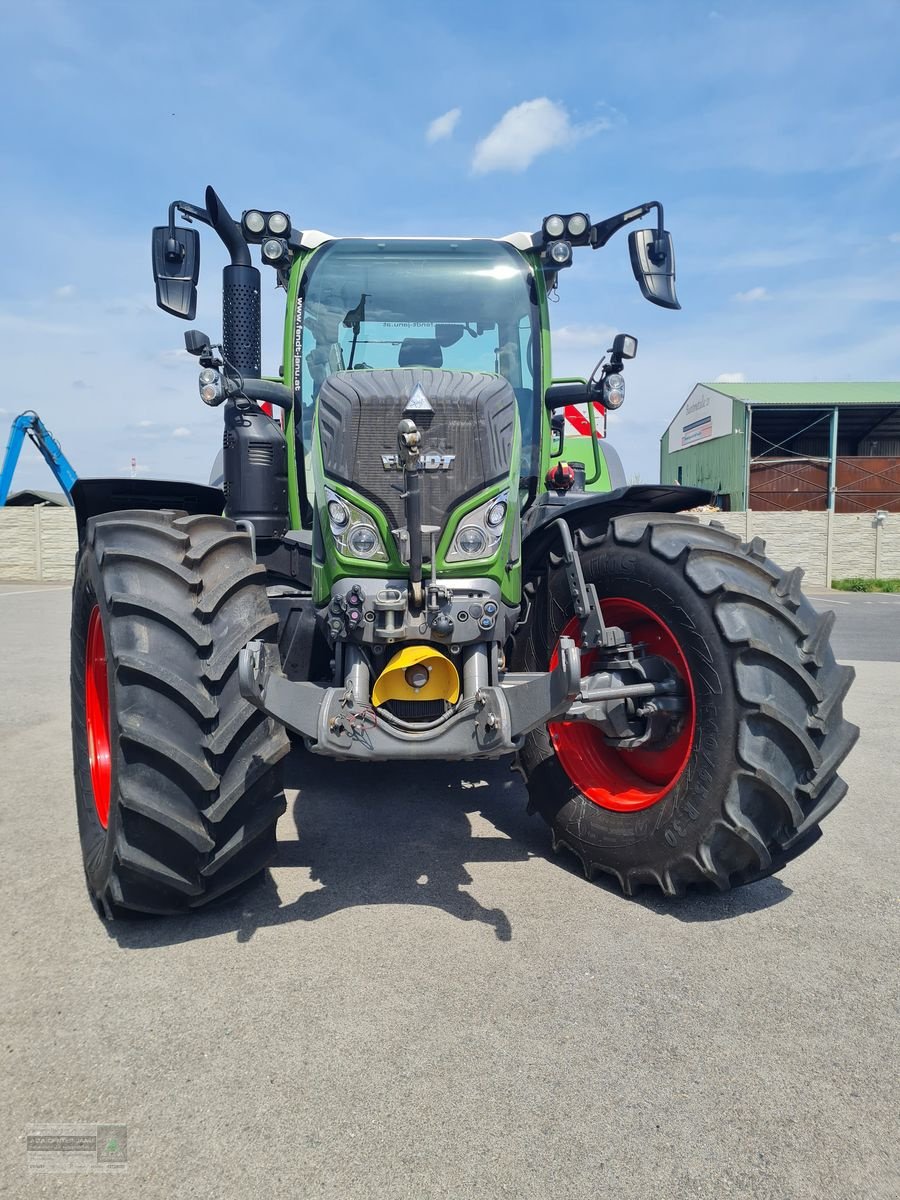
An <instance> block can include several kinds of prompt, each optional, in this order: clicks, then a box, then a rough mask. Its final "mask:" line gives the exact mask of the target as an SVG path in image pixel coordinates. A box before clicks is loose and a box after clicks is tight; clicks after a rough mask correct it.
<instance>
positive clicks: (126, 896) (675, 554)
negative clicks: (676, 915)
mask: <svg viewBox="0 0 900 1200" xmlns="http://www.w3.org/2000/svg"><path fill="white" fill-rule="evenodd" d="M654 211H655V213H656V220H655V221H654V222H651V226H650V227H649V228H646V229H639V230H635V231H634V232H632V233H631V234H630V237H629V247H630V254H631V262H632V267H633V270H634V274H635V277H636V279H637V281H638V284H639V285H640V288H641V290H642V292H643V294H644V296H645V297H646V298H647V299H648V300H650V301H651V302H653V303H654V304H659V305H662V306H663V307H666V308H677V307H678V301H677V299H676V296H675V271H674V257H673V250H672V240H671V237H670V235H669V233H668V232H667V231H666V230H665V228H664V221H663V213H662V208H661V207H660V205H659V204H658V203H655V202H654V203H650V204H642V205H639V206H637V207H636V208H634V209H631V210H629V211H627V212H623V213H620V214H618V215H617V216H614V217H611V218H609V219H607V220H603V221H599V222H592V221H591V220H590V218H589V217H588V216H587V214H585V213H571V214H552V215H551V216H549V217H547V218H546V219H545V220H544V222H543V224H542V226H541V229H540V230H539V231H538V232H537V233H534V234H532V233H517V234H512V235H510V236H507V237H502V238H497V239H487V238H375V237H353V238H335V237H331V236H329V235H328V234H325V233H321V232H318V231H315V230H299V229H295V228H294V225H293V223H292V221H291V219H290V217H289V216H288V215H287V214H286V213H284V212H280V211H275V212H268V211H260V210H258V209H249V210H247V211H246V212H244V213H243V215H242V217H241V219H240V220H239V221H238V220H235V219H233V218H232V217H231V216H230V215H229V213H228V212H227V211H226V209H225V207H224V205H223V204H222V202H221V200H220V199H219V197H218V196H217V195H216V193H215V192H214V191H213V190H212V188H209V189H207V192H206V198H205V206H204V207H202V208H201V207H199V206H196V205H192V204H188V203H186V202H183V201H174V202H173V203H172V205H171V206H170V208H169V215H168V222H167V223H166V224H165V225H162V226H160V227H159V228H157V229H155V230H154V231H153V243H152V248H153V267H154V276H155V280H156V288H157V301H158V303H159V305H160V307H161V308H163V309H164V310H165V311H167V312H170V313H172V314H174V315H175V316H178V317H182V318H185V319H188V320H190V319H192V318H193V317H194V315H195V310H196V296H197V279H198V271H199V262H200V237H199V231H198V230H197V228H196V226H195V225H194V222H200V223H202V224H205V225H209V226H211V227H212V229H213V230H215V232H216V233H217V234H218V236H219V237H220V238H221V240H222V242H224V244H225V246H226V247H227V249H228V251H229V254H230V258H231V262H230V264H229V265H228V266H226V267H225V269H224V273H223V335H222V339H221V344H216V343H214V342H213V341H212V340H211V339H210V338H209V337H207V336H206V335H205V334H203V333H201V332H199V331H198V330H191V331H189V332H188V333H187V334H186V335H185V343H186V346H187V349H188V351H189V352H190V353H191V354H193V355H196V357H197V358H198V365H199V387H200V397H201V399H202V400H203V401H204V402H205V403H206V404H208V405H213V406H215V405H222V410H223V414H224V435H223V442H222V450H221V454H220V458H219V460H218V463H217V467H216V468H215V469H214V479H213V481H212V482H211V484H210V486H200V485H196V484H190V483H171V482H164V481H157V482H153V481H147V480H127V479H125V480H123V479H93V480H91V479H82V480H79V482H78V483H77V485H76V486H75V489H74V502H75V507H76V514H77V519H78V529H79V545H80V549H79V556H78V563H77V570H76V577H75V582H74V591H73V606H72V728H73V747H74V766H75V790H76V798H77V808H78V821H79V829H80V836H81V843H82V849H83V853H84V865H85V872H86V876H87V884H88V890H89V892H90V895H91V897H92V899H93V901H94V904H95V906H96V908H97V910H98V912H99V913H100V914H101V915H102V916H104V917H106V918H115V917H121V916H126V915H128V914H131V913H160V914H162V913H178V912H184V911H187V910H188V909H191V908H196V907H199V906H201V905H203V904H206V903H207V902H209V901H211V900H213V899H214V898H215V897H218V896H221V895H223V894H226V893H228V892H230V891H232V889H234V888H236V887H237V886H239V885H240V884H242V883H244V882H245V881H247V880H248V879H251V878H252V877H254V876H256V875H258V874H259V873H260V872H261V871H262V870H263V869H264V868H265V867H266V866H267V865H268V864H269V863H270V862H271V861H272V859H273V856H274V855H275V851H276V839H275V826H276V823H277V821H278V818H279V816H280V815H281V814H282V812H283V811H284V809H285V800H284V795H283V791H282V788H283V785H284V783H287V784H288V785H290V784H292V783H293V784H296V783H297V782H298V780H297V779H290V778H289V779H287V780H283V769H284V762H283V760H284V758H285V756H286V755H287V753H288V750H289V749H290V747H291V745H292V743H293V744H294V745H295V746H297V747H298V748H302V749H303V751H305V752H306V753H312V754H317V755H324V756H326V757H330V758H333V759H343V760H354V761H357V762H377V761H383V760H405V761H407V762H410V763H412V764H415V765H414V767H413V769H419V770H421V771H422V785H423V790H424V791H426V792H427V788H428V779H429V773H428V767H427V765H426V764H427V761H428V760H435V759H443V760H460V761H469V760H473V759H497V758H502V757H504V756H514V763H515V765H516V766H517V767H518V769H519V770H520V771H521V773H522V775H523V777H524V779H525V782H526V784H527V789H528V796H529V806H530V808H531V810H532V811H534V812H537V813H539V814H540V815H541V817H543V818H544V820H545V821H546V822H547V823H548V825H549V826H550V829H551V831H552V841H553V846H554V848H555V849H559V848H560V847H565V848H567V849H569V850H570V851H572V852H573V853H574V854H575V855H576V856H577V858H578V859H579V860H580V862H581V863H582V865H583V867H584V870H585V873H586V875H587V876H588V878H593V877H594V876H596V875H606V876H611V877H613V878H615V879H616V880H617V881H618V883H619V885H620V886H621V888H622V890H623V892H624V893H625V894H626V895H629V896H630V895H632V894H634V892H635V891H636V890H638V889H639V888H640V887H642V886H643V885H647V884H649V885H655V886H657V887H659V888H661V889H662V891H663V892H664V893H665V894H666V895H667V896H676V895H679V894H681V893H683V892H684V891H685V890H686V889H687V888H689V887H690V886H692V885H694V884H700V885H710V884H711V885H714V886H715V887H716V888H719V889H726V888H729V887H732V886H734V885H736V884H741V883H748V882H750V881H751V880H755V879H759V878H760V877H762V876H765V875H767V874H770V873H771V872H773V871H775V870H778V869H779V868H781V867H782V866H783V865H784V864H785V863H786V862H788V861H789V860H790V859H791V858H793V857H794V856H796V855H797V854H799V853H801V852H802V851H803V850H805V849H807V848H808V847H809V846H810V845H812V843H813V842H814V841H816V840H817V838H818V837H819V835H820V830H819V824H820V822H821V820H822V818H823V817H824V816H825V815H826V814H827V813H828V812H829V811H830V810H831V809H832V808H834V806H835V805H836V804H837V803H838V801H839V800H840V799H841V798H842V796H843V795H844V793H845V791H846V785H845V784H844V783H843V782H842V780H841V779H840V778H839V776H838V774H837V770H838V767H839V766H840V764H841V761H842V760H843V759H844V757H845V756H846V754H847V753H848V751H849V750H850V748H851V746H852V745H853V743H854V740H855V738H856V736H857V730H856V729H855V728H854V727H853V726H852V725H850V724H848V722H846V721H845V720H844V719H843V716H842V710H841V706H842V701H843V698H844V696H845V694H846V692H847V689H848V687H849V686H850V683H851V681H852V678H853V672H852V670H851V669H850V668H848V667H844V666H839V665H838V664H837V663H836V662H835V659H834V655H833V653H832V650H831V647H830V644H829V634H830V628H831V615H830V614H829V615H827V616H820V615H818V614H817V613H816V612H815V611H814V610H813V608H812V606H811V605H810V603H809V601H808V600H807V599H806V598H805V597H804V595H803V593H802V592H801V590H800V578H801V572H800V570H799V569H798V570H792V571H783V570H781V569H780V568H778V567H777V566H775V565H774V564H773V563H772V562H771V561H770V560H769V559H767V557H766V555H765V549H764V546H763V543H762V542H761V541H760V540H759V539H754V540H753V541H752V542H750V543H749V544H744V543H742V542H741V541H740V540H739V539H738V538H737V537H735V536H733V535H732V534H730V533H727V532H725V531H724V529H722V528H719V527H716V526H715V524H712V525H706V524H702V523H701V522H700V521H698V520H697V519H696V518H694V517H691V516H686V515H681V514H682V510H684V509H687V508H690V507H692V506H695V505H697V504H700V503H703V502H705V501H706V500H707V499H708V495H707V493H706V492H703V491H700V490H698V489H695V488H687V487H663V486H646V485H641V486H632V487H626V486H624V478H623V477H622V474H621V467H620V466H619V464H618V460H617V459H616V458H615V456H614V455H613V454H612V452H611V450H610V448H609V446H608V443H606V442H605V441H602V440H601V439H599V438H598V437H597V436H596V434H597V432H598V431H597V428H596V420H597V416H596V414H597V413H598V412H600V413H601V414H604V413H605V411H606V409H609V408H616V407H618V406H619V405H620V404H621V403H622V400H623V398H624V382H623V370H624V369H625V363H626V362H627V360H628V359H629V358H632V357H633V356H634V354H635V353H636V349H637V343H636V340H635V339H634V338H633V337H629V336H628V335H624V334H623V335H620V336H618V337H616V338H615V339H614V340H613V345H612V347H611V349H610V350H609V352H608V356H607V357H605V359H604V360H602V361H601V364H600V365H599V366H598V368H597V369H596V370H595V371H594V373H593V375H592V376H591V378H590V379H589V380H588V381H587V382H585V381H584V380H571V379H569V380H554V379H553V377H552V373H551V365H550V322H549V309H548V296H549V295H550V294H552V292H553V291H554V289H555V288H557V286H558V283H559V277H560V274H561V273H562V272H563V271H564V270H565V269H567V268H568V267H569V266H570V265H571V263H572V259H573V254H574V251H575V250H576V249H580V248H582V247H584V248H592V249H598V248H599V247H601V246H603V245H605V244H606V242H607V241H608V240H609V239H610V238H611V237H612V236H613V235H614V234H615V232H616V231H617V230H619V229H621V228H623V227H624V226H625V225H627V224H629V223H630V222H632V221H635V220H637V219H639V218H640V217H642V216H644V215H646V214H648V213H651V212H654ZM178 213H180V214H181V215H182V216H183V217H184V218H186V219H187V221H188V224H187V225H179V224H176V215H177V214H178ZM254 245H256V246H259V247H260V252H261V258H262V263H263V265H264V266H267V267H268V268H270V269H271V270H272V271H273V272H274V279H275V281H276V283H277V285H278V286H279V287H282V288H284V290H285V293H286V313H285V327H284V357H283V366H282V367H281V369H280V371H279V372H278V374H277V376H271V377H263V376H262V373H261V361H260V359H261V355H260V280H261V276H260V271H259V269H258V268H257V267H255V266H253V265H252V261H251V254H250V249H251V247H252V246H254ZM572 410H574V411H576V412H578V413H580V414H581V415H582V420H583V421H584V422H586V423H587V424H586V425H585V426H583V428H582V431H581V435H580V437H579V441H578V447H579V450H580V459H581V460H580V461H577V462H576V461H572V457H573V456H572V455H571V454H570V453H567V447H566V438H567V428H568V417H567V413H568V414H569V416H570V415H571V411H572ZM568 434H569V436H571V429H568ZM570 448H571V446H570ZM290 761H291V762H300V763H302V754H299V755H296V756H294V757H292V759H291V760H290ZM297 769H298V771H299V770H302V767H298V768H297Z"/></svg>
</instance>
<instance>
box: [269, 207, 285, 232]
mask: <svg viewBox="0 0 900 1200" xmlns="http://www.w3.org/2000/svg"><path fill="white" fill-rule="evenodd" d="M289 225H290V221H289V220H288V219H287V214H286V213H283V212H273V213H269V233H277V234H279V235H281V234H282V233H285V232H287V229H288V227H289Z"/></svg>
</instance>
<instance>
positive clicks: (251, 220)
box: [244, 208, 274, 233]
mask: <svg viewBox="0 0 900 1200" xmlns="http://www.w3.org/2000/svg"><path fill="white" fill-rule="evenodd" d="M265 227H266V218H265V217H264V216H263V215H262V213H261V212H257V211H256V209H255V208H251V209H250V211H249V212H245V213H244V228H245V229H247V230H249V232H250V233H262V232H263V230H264V229H265ZM273 232H274V230H273Z"/></svg>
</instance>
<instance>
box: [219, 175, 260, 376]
mask: <svg viewBox="0 0 900 1200" xmlns="http://www.w3.org/2000/svg"><path fill="white" fill-rule="evenodd" d="M206 211H207V212H208V213H209V223H210V224H211V225H212V227H213V229H214V230H215V231H216V233H217V234H218V235H219V237H220V238H221V239H222V242H223V243H224V245H225V248H226V249H227V250H228V253H229V254H230V255H231V263H230V265H229V266H227V267H225V269H224V270H223V271H222V348H223V350H224V352H225V358H226V360H227V365H228V366H229V367H230V368H232V369H233V370H234V371H237V372H238V373H239V374H240V375H242V376H243V377H244V378H245V379H259V376H260V371H261V357H260V340H261V339H260V319H261V318H260V307H259V293H260V275H259V270H258V268H257V267H254V266H253V265H252V264H251V261H250V247H249V246H248V245H247V243H246V242H245V241H244V238H243V236H242V234H241V228H240V226H239V225H238V223H237V221H235V220H234V219H233V218H232V216H231V215H230V213H229V212H228V209H227V208H226V207H225V205H224V204H223V203H222V201H221V200H220V199H219V197H218V196H217V195H216V192H215V190H214V189H213V188H211V187H208V188H207V189H206Z"/></svg>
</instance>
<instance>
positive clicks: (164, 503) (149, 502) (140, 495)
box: [72, 479, 225, 545]
mask: <svg viewBox="0 0 900 1200" xmlns="http://www.w3.org/2000/svg"><path fill="white" fill-rule="evenodd" d="M72 503H73V504H74V506H75V520H76V522H77V524H78V542H79V545H80V544H81V542H82V540H83V537H84V528H85V525H87V522H88V518H89V517H99V516H101V515H102V514H103V513H109V512H121V511H122V510H123V509H129V508H134V509H138V508H140V509H144V510H146V509H152V510H154V511H157V512H158V511H160V510H161V509H164V508H171V509H176V510H177V511H179V512H186V513H188V514H189V515H190V516H196V515H198V514H200V513H208V514H209V515H210V516H221V514H222V512H223V511H224V508H225V494H224V492H223V491H222V489H221V488H216V487H206V486H205V485H204V484H202V483H175V482H173V481H172V480H169V479H79V480H78V481H77V483H75V485H74V486H73V488H72Z"/></svg>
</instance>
